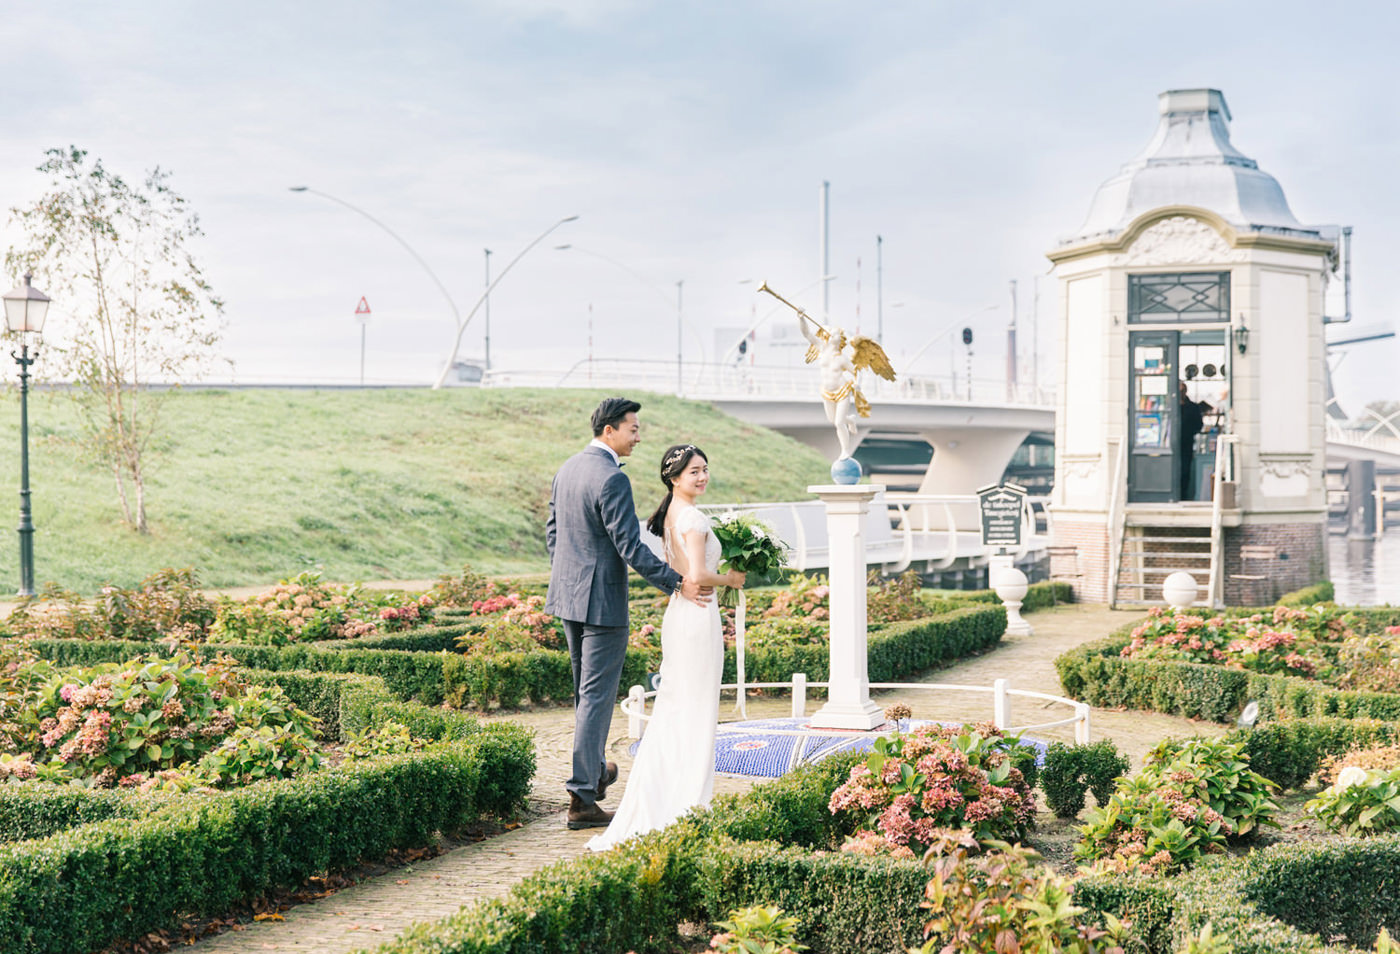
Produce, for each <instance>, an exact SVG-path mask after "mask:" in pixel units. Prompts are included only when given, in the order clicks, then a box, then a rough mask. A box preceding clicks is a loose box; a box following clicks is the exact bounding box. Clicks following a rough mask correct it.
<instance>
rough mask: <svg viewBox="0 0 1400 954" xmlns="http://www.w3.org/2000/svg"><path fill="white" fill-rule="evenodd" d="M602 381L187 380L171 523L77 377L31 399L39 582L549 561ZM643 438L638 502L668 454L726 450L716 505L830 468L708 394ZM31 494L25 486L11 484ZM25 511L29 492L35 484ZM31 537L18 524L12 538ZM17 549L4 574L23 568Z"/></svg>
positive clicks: (662, 412)
mask: <svg viewBox="0 0 1400 954" xmlns="http://www.w3.org/2000/svg"><path fill="white" fill-rule="evenodd" d="M604 396H606V394H605V392H602V391H574V390H570V391H562V390H504V389H469V388H457V389H450V390H442V391H428V390H424V389H413V390H409V389H404V390H376V391H295V390H285V391H283V390H278V391H262V390H260V391H188V392H182V393H177V394H174V395H172V396H171V398H170V401H169V402H168V404H167V405H166V408H165V411H164V412H163V413H164V418H163V420H164V424H165V426H164V428H163V432H162V433H163V435H164V437H163V440H162V442H161V446H160V447H159V448H158V452H157V454H156V456H155V457H154V458H153V461H152V466H151V471H150V477H149V480H148V484H147V510H148V514H149V519H150V524H151V532H150V533H149V534H148V535H146V536H144V537H143V536H141V535H138V534H136V533H133V532H131V531H130V530H128V529H126V527H125V526H124V525H123V524H122V522H121V519H120V510H119V508H118V504H117V498H116V492H115V489H114V485H113V480H112V477H111V476H110V474H108V473H106V472H105V471H103V470H101V469H99V468H98V467H96V466H94V465H93V464H92V463H90V462H88V461H85V460H83V459H82V458H81V457H80V455H79V453H78V451H77V450H75V446H74V443H73V441H74V439H75V438H76V437H77V436H78V435H79V434H80V433H81V424H80V421H79V419H78V417H77V414H76V412H75V410H74V407H73V405H72V402H71V400H70V399H69V398H68V396H67V395H65V394H63V393H60V392H48V391H45V392H39V393H37V394H32V395H31V396H30V405H29V420H30V441H31V450H30V454H31V456H30V484H31V487H32V489H33V492H34V522H35V526H36V527H37V532H36V534H35V567H36V570H35V579H36V582H37V583H39V584H40V585H42V584H43V583H44V582H47V581H56V582H58V583H59V584H61V585H62V586H64V587H66V588H69V589H75V590H78V591H79V592H83V593H92V592H95V591H96V589H97V588H98V587H99V586H101V585H102V584H103V583H106V582H111V583H116V584H120V585H130V584H132V583H135V582H136V581H137V580H139V579H140V578H141V577H143V576H145V575H146V574H148V573H150V572H151V571H153V570H156V569H158V568H160V567H163V566H174V567H180V566H194V567H196V568H197V569H198V570H199V572H200V578H201V580H202V582H203V583H204V584H205V585H207V586H220V587H222V586H237V585H248V584H256V583H267V582H272V581H275V580H276V579H278V578H279V577H284V576H288V575H292V574H295V573H298V572H301V571H303V570H319V571H321V572H323V573H324V574H325V575H326V577H327V578H328V579H333V580H357V579H359V580H369V579H421V578H427V577H434V576H437V575H438V574H440V573H444V572H455V571H457V570H460V569H461V567H462V565H463V564H464V563H470V564H471V565H472V567H473V568H474V569H476V570H478V571H482V572H487V573H520V572H532V571H540V570H544V569H546V568H547V567H548V560H547V557H546V555H545V549H544V521H545V517H546V515H547V513H548V504H549V484H550V479H551V478H552V477H553V475H554V472H555V470H556V469H557V468H558V466H559V464H560V463H562V462H563V461H564V459H565V458H567V457H568V456H569V455H570V454H572V453H574V452H575V451H577V450H578V449H580V448H581V447H583V446H584V444H586V443H587V441H588V438H589V436H590V435H589V425H588V418H589V415H590V414H591V413H592V410H593V408H594V407H595V406H596V405H597V403H598V401H599V400H600V399H601V398H602V397H604ZM637 399H638V400H639V401H640V402H641V403H642V405H643V407H642V412H641V415H640V417H641V420H642V443H641V445H640V446H639V447H638V448H637V451H636V453H635V454H634V456H633V463H632V464H631V465H630V466H629V467H628V468H627V470H626V473H627V475H628V476H629V477H630V478H631V480H632V483H633V488H634V493H635V495H636V499H637V505H638V509H639V510H641V511H644V512H648V513H649V512H650V510H651V509H652V508H653V507H654V506H655V504H656V503H657V502H658V501H659V500H660V497H661V483H660V480H659V478H658V477H657V470H658V468H659V464H660V459H661V454H662V452H663V451H664V450H665V448H666V446H667V445H669V444H672V443H677V442H692V443H695V444H698V445H700V446H701V447H702V448H704V449H705V451H706V452H707V453H708V454H709V455H710V458H711V462H712V472H713V475H714V476H713V479H712V482H711V484H710V490H709V492H708V494H707V495H706V497H707V501H708V502H714V503H728V502H743V501H751V500H764V499H767V500H791V499H800V498H803V497H805V496H806V492H805V488H806V487H807V485H809V484H812V483H825V482H826V481H827V480H828V479H829V478H828V476H827V467H828V465H827V464H826V463H825V462H824V461H823V460H822V458H821V456H820V455H818V454H817V453H816V452H815V451H813V450H812V449H810V448H808V447H805V446H804V445H801V444H798V443H797V442H795V441H793V440H791V439H789V438H787V437H784V436H782V435H780V434H777V433H775V432H773V431H769V430H767V429H765V428H761V427H757V426H754V425H750V424H745V423H743V422H741V421H738V420H735V419H734V418H731V417H728V416H727V415H724V414H722V413H720V412H719V411H716V410H715V409H714V408H712V407H710V406H709V405H707V404H700V403H696V402H693V401H683V400H679V399H677V398H674V397H668V396H664V395H652V394H640V395H637ZM18 455H19V401H18V396H17V394H15V393H14V392H13V391H10V392H9V393H8V394H7V395H6V396H5V397H4V398H3V399H0V468H3V471H0V472H4V473H8V474H11V475H13V478H14V479H15V486H17V485H18V474H19V462H18ZM11 499H12V500H13V498H11ZM15 504H16V509H15V512H16V513H18V506H17V504H18V502H17V501H15ZM11 539H12V540H13V538H11ZM17 565H18V546H17V545H15V544H13V543H12V544H11V545H8V546H0V581H3V583H0V586H4V587H9V586H12V585H14V583H15V582H17V581H18V569H17Z"/></svg>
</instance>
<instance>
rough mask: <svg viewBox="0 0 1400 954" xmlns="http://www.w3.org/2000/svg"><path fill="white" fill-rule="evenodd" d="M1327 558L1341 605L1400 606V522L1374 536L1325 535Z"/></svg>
mask: <svg viewBox="0 0 1400 954" xmlns="http://www.w3.org/2000/svg"><path fill="white" fill-rule="evenodd" d="M1327 558H1328V564H1329V569H1330V571H1331V577H1332V585H1333V586H1334V587H1335V588H1336V591H1337V596H1336V598H1337V602H1338V603H1340V604H1342V605H1343V606H1379V605H1381V604H1382V603H1389V604H1391V605H1397V606H1400V526H1393V527H1391V528H1389V529H1388V530H1387V531H1386V533H1385V535H1384V536H1382V537H1378V538H1376V539H1375V540H1348V539H1347V538H1346V537H1345V536H1343V535H1341V534H1335V535H1331V536H1329V537H1328V541H1327Z"/></svg>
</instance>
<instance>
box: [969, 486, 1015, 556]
mask: <svg viewBox="0 0 1400 954" xmlns="http://www.w3.org/2000/svg"><path fill="white" fill-rule="evenodd" d="M977 502H978V504H979V505H980V507H981V510H982V545H983V546H984V547H1019V546H1020V545H1021V511H1022V510H1023V509H1024V506H1025V502H1026V488H1024V487H1020V486H1017V485H1016V484H992V485H991V486H988V487H983V488H982V489H981V490H979V491H977Z"/></svg>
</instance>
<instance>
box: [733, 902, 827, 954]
mask: <svg viewBox="0 0 1400 954" xmlns="http://www.w3.org/2000/svg"><path fill="white" fill-rule="evenodd" d="M715 927H717V928H719V929H720V932H721V933H719V934H716V935H715V936H714V937H712V938H710V947H711V948H713V949H714V950H715V951H717V952H719V954H798V952H799V951H805V950H807V948H806V946H805V945H803V944H799V943H797V918H794V917H787V916H784V915H783V909H782V908H779V907H777V906H774V905H762V904H755V905H752V906H750V907H747V908H736V909H735V910H733V911H730V912H729V917H728V918H727V919H726V920H724V921H716V922H715Z"/></svg>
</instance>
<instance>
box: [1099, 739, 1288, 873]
mask: <svg viewBox="0 0 1400 954" xmlns="http://www.w3.org/2000/svg"><path fill="white" fill-rule="evenodd" d="M1243 749H1244V747H1243V746H1242V745H1232V744H1228V743H1223V742H1220V741H1218V740H1214V739H1200V738H1197V739H1188V740H1186V741H1185V742H1164V743H1162V744H1161V745H1159V746H1157V747H1156V748H1155V749H1153V750H1152V752H1150V753H1149V754H1148V757H1147V760H1146V762H1145V764H1144V766H1143V770H1142V771H1141V772H1139V773H1138V774H1137V775H1135V776H1131V777H1127V778H1120V779H1119V780H1118V783H1117V786H1116V789H1115V791H1114V793H1113V795H1112V796H1111V797H1110V798H1109V799H1108V802H1107V803H1106V804H1103V805H1101V806H1100V807H1098V808H1095V809H1092V810H1091V811H1090V813H1089V816H1088V820H1087V822H1086V823H1085V824H1084V825H1083V826H1082V827H1081V828H1080V829H1079V830H1080V833H1081V835H1082V838H1081V840H1080V841H1079V843H1078V844H1076V845H1075V849H1074V852H1075V857H1076V858H1079V859H1080V860H1082V861H1085V862H1088V863H1091V864H1092V865H1094V866H1095V867H1096V868H1097V869H1099V870H1105V871H1117V872H1131V871H1138V870H1141V871H1146V872H1154V873H1162V872H1170V871H1175V870H1177V869H1179V868H1183V867H1188V866H1190V865H1192V864H1194V863H1195V862H1196V861H1198V860H1200V859H1201V858H1202V857H1204V856H1205V855H1208V854H1219V853H1221V852H1223V851H1224V850H1225V845H1226V840H1227V838H1229V837H1231V836H1242V835H1245V834H1248V833H1249V832H1252V831H1253V830H1255V829H1256V828H1257V827H1258V826H1259V825H1276V822H1275V821H1274V819H1273V813H1274V812H1275V811H1277V810H1278V806H1277V805H1276V804H1274V802H1273V800H1272V799H1271V798H1270V797H1269V790H1270V788H1271V787H1272V783H1271V782H1269V781H1268V780H1267V779H1265V778H1263V777H1262V776H1260V775H1258V774H1257V773H1255V772H1252V771H1250V770H1249V763H1248V760H1247V759H1245V758H1244V757H1243Z"/></svg>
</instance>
